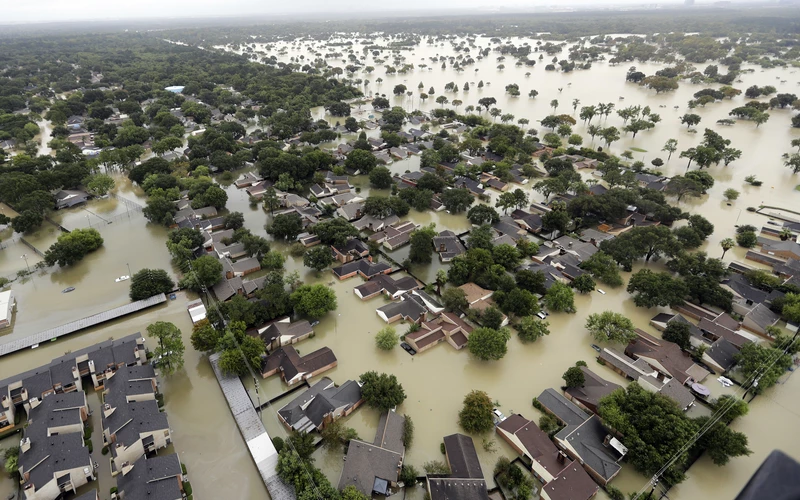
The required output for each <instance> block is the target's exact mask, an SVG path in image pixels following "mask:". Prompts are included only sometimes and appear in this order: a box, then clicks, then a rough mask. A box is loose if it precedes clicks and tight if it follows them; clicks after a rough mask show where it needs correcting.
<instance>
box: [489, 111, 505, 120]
mask: <svg viewBox="0 0 800 500" xmlns="http://www.w3.org/2000/svg"><path fill="white" fill-rule="evenodd" d="M489 114H490V115H491V116H492V118H494V120H495V121H497V117H498V116H500V115H502V114H503V112H502V111H500V110H499V109H498V108H492V109H491V110H489Z"/></svg>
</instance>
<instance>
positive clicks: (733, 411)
mask: <svg viewBox="0 0 800 500" xmlns="http://www.w3.org/2000/svg"><path fill="white" fill-rule="evenodd" d="M711 409H712V410H713V411H714V412H715V413H716V412H718V411H723V412H725V415H724V416H723V417H722V419H721V421H722V422H723V423H725V424H726V425H727V424H729V423H731V422H733V421H734V420H735V419H737V418H739V417H743V416H745V415H747V413H748V412H749V411H750V407H749V406H747V403H746V402H745V401H744V400H741V399H739V398H737V397H736V396H733V395H731V394H723V395H722V396H720V397H719V398H717V399H715V400H713V401H712V402H711Z"/></svg>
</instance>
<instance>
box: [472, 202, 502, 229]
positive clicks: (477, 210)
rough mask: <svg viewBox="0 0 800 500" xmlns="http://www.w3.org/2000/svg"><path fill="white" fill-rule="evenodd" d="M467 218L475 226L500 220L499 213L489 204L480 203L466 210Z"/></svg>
mask: <svg viewBox="0 0 800 500" xmlns="http://www.w3.org/2000/svg"><path fill="white" fill-rule="evenodd" d="M467 219H469V221H470V222H471V223H472V224H474V225H476V226H480V225H483V224H494V223H495V222H497V221H499V220H500V214H498V213H497V210H495V209H494V208H492V207H490V206H489V205H484V204H483V203H480V204H478V205H475V206H473V207H472V208H470V209H469V211H468V212H467Z"/></svg>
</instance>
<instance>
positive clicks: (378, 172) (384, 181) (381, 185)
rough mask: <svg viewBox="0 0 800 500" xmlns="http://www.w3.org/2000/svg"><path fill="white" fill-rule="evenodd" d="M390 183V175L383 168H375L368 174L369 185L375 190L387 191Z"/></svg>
mask: <svg viewBox="0 0 800 500" xmlns="http://www.w3.org/2000/svg"><path fill="white" fill-rule="evenodd" d="M392 182H393V180H392V173H391V172H390V171H389V169H388V168H386V167H384V166H379V167H375V168H373V169H372V172H370V173H369V184H370V185H371V186H372V187H374V188H376V189H388V188H389V187H391V185H392Z"/></svg>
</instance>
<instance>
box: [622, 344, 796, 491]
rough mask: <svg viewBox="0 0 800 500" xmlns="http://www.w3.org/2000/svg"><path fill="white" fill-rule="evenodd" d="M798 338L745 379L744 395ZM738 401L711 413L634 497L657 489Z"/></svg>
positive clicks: (735, 399) (743, 385)
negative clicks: (663, 477) (668, 471)
mask: <svg viewBox="0 0 800 500" xmlns="http://www.w3.org/2000/svg"><path fill="white" fill-rule="evenodd" d="M796 338H797V333H795V335H794V337H792V341H791V342H789V343H788V344H787V345H786V347H785V348H784V349H783V350H778V352H777V353H775V354H774V355H773V356H772V358H771V360H770V359H768V360H765V361H764V362H763V363H762V364H761V365H759V366H758V368H757V369H756V370H754V371H753V374H752V375H751V376H750V377H748V378H747V379H746V380H745V383H744V384H742V388H743V389H744V392H742V393H741V395H742V396H744V395H745V394H747V392H748V391H749V390H750V388H752V387H758V381H759V379H760V378H761V377H762V376H764V374H765V373H766V372H767V371H768V370H769V369H771V368H772V366H773V365H774V364H775V363H777V362H778V360H779V359H780V358H781V357H783V356H784V355H786V354H787V353H788V351H789V349H790V348H791V347H792V346H793V345H794V343H795V339H796ZM737 402H738V397H737V398H731V399H730V401H729V402H727V403H725V404H724V405H722V406H721V407H720V408H718V409H717V410H716V411H715V412H714V413H713V414H712V415H711V417H709V419H708V420H707V421H706V423H705V424H704V425H703V426H702V427H701V428H700V429H698V430H697V431H696V432H695V434H694V435H693V436H692V437H691V438H690V439H689V440H688V441H687V442H686V443H685V444H684V445H683V446H681V448H680V449H679V450H678V451H677V452H675V454H674V455H673V456H672V457H671V458H670V459H669V460H668V461H667V462H666V463H665V464H664V465H663V466H662V467H661V468H660V469H659V470H658V471H657V472H656V473H655V474H654V475H653V476H652V477H651V478H650V481H649V483H646V484H645V485H644V486H643V487H642V488H641V489H640V490H639V491H638V492H637V493H636V496H635V497H634V498H633V500H638V499H639V497H641V495H642V494H643V493H644V491H645V490H646V489H647V488H648V485H652V487H653V489H655V487H656V485H657V484H658V482H659V479H660V478H661V476H663V475H664V473H665V472H666V471H667V470H668V469H669V468H670V467H672V466H673V465H674V464H675V462H677V461H678V460H679V459H680V457H681V456H682V455H683V454H684V453H686V452H687V451H688V450H689V449H690V448H691V447H692V446H694V444H695V443H696V442H697V441H698V440H699V439H700V438H701V437H703V436H704V435H705V434H706V432H708V431H709V430H710V429H711V428H712V427H713V426H714V425H716V423H717V422H719V420H720V419H721V418H722V417H723V416H725V414H726V413H728V411H730V410H731V408H733V406H734V405H736V403H737Z"/></svg>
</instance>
